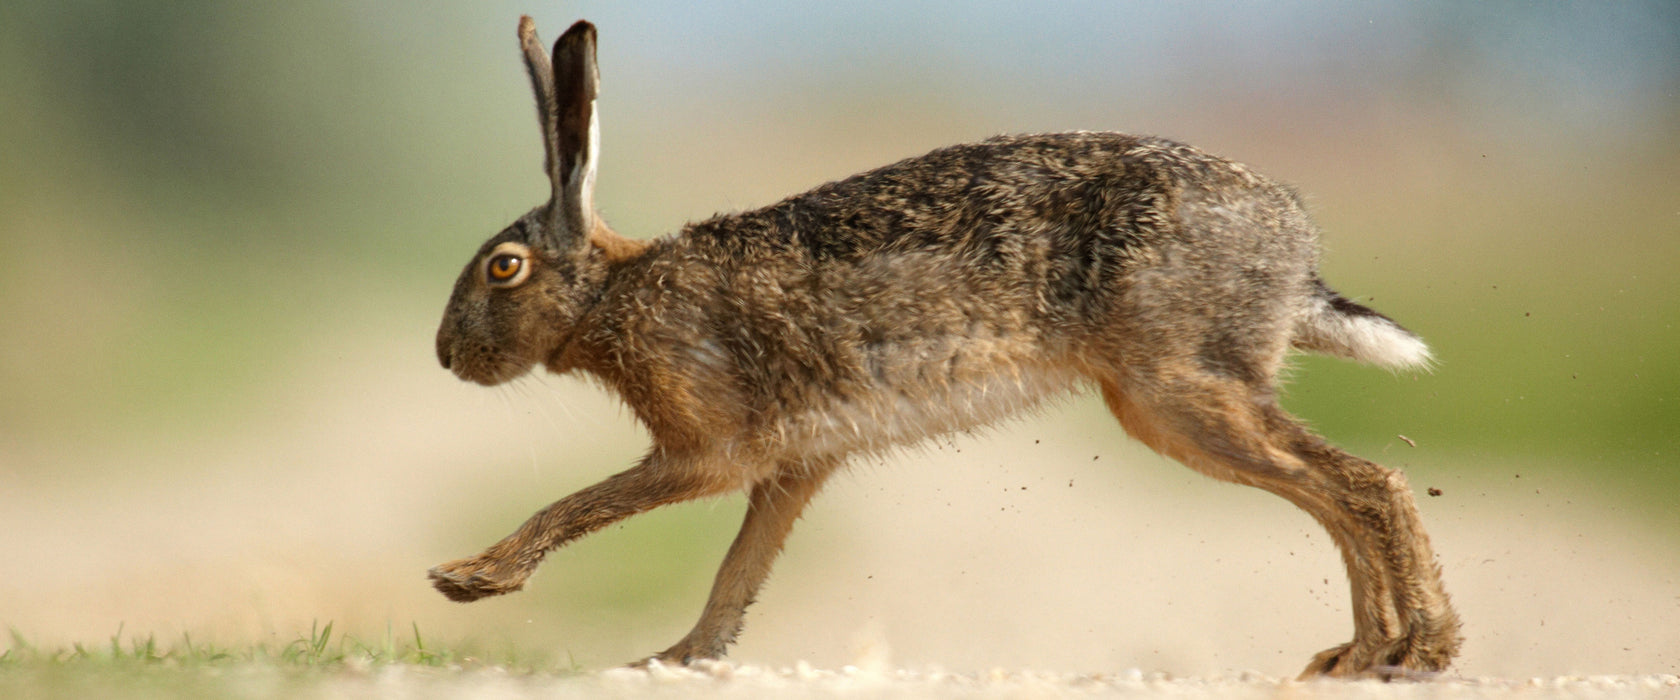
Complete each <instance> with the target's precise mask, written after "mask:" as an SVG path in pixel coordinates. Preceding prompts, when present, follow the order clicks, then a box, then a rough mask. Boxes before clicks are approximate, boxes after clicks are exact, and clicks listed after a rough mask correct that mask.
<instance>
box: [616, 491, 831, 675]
mask: <svg viewBox="0 0 1680 700" xmlns="http://www.w3.org/2000/svg"><path fill="white" fill-rule="evenodd" d="M835 466H836V463H834V462H831V461H813V462H793V463H787V464H784V465H783V466H782V468H781V469H780V470H779V471H778V472H777V473H776V475H775V476H772V477H771V478H769V479H766V480H764V481H762V482H759V483H758V484H757V485H755V486H753V489H752V495H751V496H750V497H749V499H748V501H747V517H746V520H745V521H744V522H742V523H741V532H740V534H738V535H736V536H735V542H734V544H731V545H730V546H729V553H728V554H726V555H724V559H723V566H722V567H720V568H719V569H718V573H717V579H716V580H715V581H714V582H713V584H712V594H711V596H710V598H709V599H708V600H707V601H706V609H705V611H704V612H702V613H701V614H700V621H699V622H697V623H695V625H694V629H693V630H692V631H690V632H689V633H688V635H687V636H684V637H683V638H682V639H681V640H680V641H678V642H677V643H676V644H674V645H672V646H671V648H669V649H666V650H665V651H663V652H660V653H659V654H657V655H655V656H654V657H653V658H654V659H658V660H659V661H660V662H662V663H668V664H687V663H689V662H691V661H696V660H699V659H716V658H720V657H722V656H723V655H724V653H725V652H726V651H728V648H729V645H730V644H733V643H734V642H735V637H736V635H738V634H740V632H741V621H742V618H743V616H744V615H745V613H746V609H747V606H749V605H752V603H753V600H754V598H756V597H757V595H758V589H759V587H760V586H762V585H764V580H765V579H766V578H767V577H769V576H770V565H771V564H772V563H774V562H775V560H776V556H777V555H778V554H780V553H781V551H782V542H783V541H785V540H786V539H787V536H788V533H789V532H790V531H792V530H793V523H794V521H795V520H798V519H799V513H800V512H801V511H802V510H804V509H805V504H807V503H809V502H810V501H811V498H812V497H813V496H815V495H816V494H817V491H818V490H819V489H821V488H822V485H823V482H824V481H826V480H827V479H828V476H829V474H832V473H833V472H834V468H835ZM644 663H645V662H644Z"/></svg>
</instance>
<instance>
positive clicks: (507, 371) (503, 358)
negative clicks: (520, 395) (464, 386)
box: [445, 349, 534, 386]
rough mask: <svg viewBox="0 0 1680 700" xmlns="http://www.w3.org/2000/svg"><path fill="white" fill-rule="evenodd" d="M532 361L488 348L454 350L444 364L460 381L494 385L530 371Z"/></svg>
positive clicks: (532, 364)
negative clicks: (448, 360)
mask: <svg viewBox="0 0 1680 700" xmlns="http://www.w3.org/2000/svg"><path fill="white" fill-rule="evenodd" d="M533 366H534V363H532V362H528V361H525V360H522V359H520V358H517V357H513V356H510V355H508V354H506V353H502V352H496V351H493V350H488V349H479V351H478V352H456V353H453V354H452V355H451V357H450V362H449V363H448V364H447V365H445V367H448V368H449V371H450V372H452V373H454V374H455V376H456V377H457V378H459V379H461V380H462V381H468V382H472V383H474V384H480V385H483V386H496V385H497V384H503V383H506V382H510V381H513V380H515V379H518V378H520V377H522V376H525V373H527V372H530V371H531V368H532V367H533Z"/></svg>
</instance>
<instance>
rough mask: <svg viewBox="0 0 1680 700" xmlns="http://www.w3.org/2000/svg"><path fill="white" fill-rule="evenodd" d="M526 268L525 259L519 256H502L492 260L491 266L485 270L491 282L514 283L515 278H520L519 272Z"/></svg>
mask: <svg viewBox="0 0 1680 700" xmlns="http://www.w3.org/2000/svg"><path fill="white" fill-rule="evenodd" d="M524 267H525V259H524V258H521V257H519V256H517V255H508V254H502V255H498V256H496V257H493V258H490V264H489V266H487V267H486V268H485V272H486V273H488V274H489V276H490V281H491V282H493V283H506V282H512V281H513V279H514V278H515V277H518V276H519V271H520V270H522V269H524Z"/></svg>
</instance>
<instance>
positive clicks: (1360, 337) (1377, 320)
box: [1292, 277, 1431, 369]
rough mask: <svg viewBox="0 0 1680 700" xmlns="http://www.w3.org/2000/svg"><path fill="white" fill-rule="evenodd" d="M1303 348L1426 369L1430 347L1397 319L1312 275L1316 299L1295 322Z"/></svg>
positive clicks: (1296, 339)
mask: <svg viewBox="0 0 1680 700" xmlns="http://www.w3.org/2000/svg"><path fill="white" fill-rule="evenodd" d="M1292 343H1293V345H1294V346H1295V347H1296V348H1299V349H1301V350H1307V351H1310V352H1317V353H1322V354H1325V355H1334V356H1336V357H1342V358H1346V359H1349V360H1358V361H1360V362H1369V363H1371V364H1374V365H1379V366H1382V367H1387V368H1389V369H1427V368H1428V367H1429V365H1430V360H1431V357H1430V354H1429V346H1428V345H1426V344H1424V342H1423V339H1422V338H1419V337H1417V336H1416V335H1415V334H1413V333H1412V332H1411V331H1408V330H1406V329H1405V328H1403V327H1401V325H1400V324H1398V323H1395V322H1394V319H1391V318H1389V317H1387V316H1384V315H1382V314H1380V313H1377V312H1376V311H1375V310H1373V309H1371V308H1369V307H1366V306H1363V305H1360V304H1357V303H1354V302H1353V301H1350V300H1349V299H1348V298H1347V297H1344V296H1342V295H1340V294H1337V293H1336V290H1334V289H1331V288H1330V287H1329V285H1326V284H1325V283H1324V280H1321V279H1318V278H1317V277H1314V278H1313V298H1312V301H1311V303H1310V305H1309V306H1308V308H1307V313H1306V315H1305V316H1302V317H1301V320H1300V321H1299V322H1297V323H1296V324H1295V337H1294V339H1293V340H1292Z"/></svg>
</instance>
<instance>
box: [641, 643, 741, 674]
mask: <svg viewBox="0 0 1680 700" xmlns="http://www.w3.org/2000/svg"><path fill="white" fill-rule="evenodd" d="M727 651H728V650H727V648H726V647H725V645H723V644H716V645H697V644H693V643H690V642H689V641H688V640H687V639H684V640H683V641H680V642H677V643H676V645H675V646H672V647H671V648H670V649H666V650H665V651H662V652H659V653H658V654H654V655H653V656H649V657H647V658H645V659H641V660H638V661H634V662H631V663H630V668H644V669H645V668H647V667H648V666H649V665H650V664H653V663H656V662H657V663H658V664H659V665H661V666H665V667H667V668H669V667H676V666H684V667H686V666H693V665H695V664H705V663H709V662H716V661H718V660H720V659H722V658H723V656H724V654H725V653H726V652H727Z"/></svg>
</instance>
